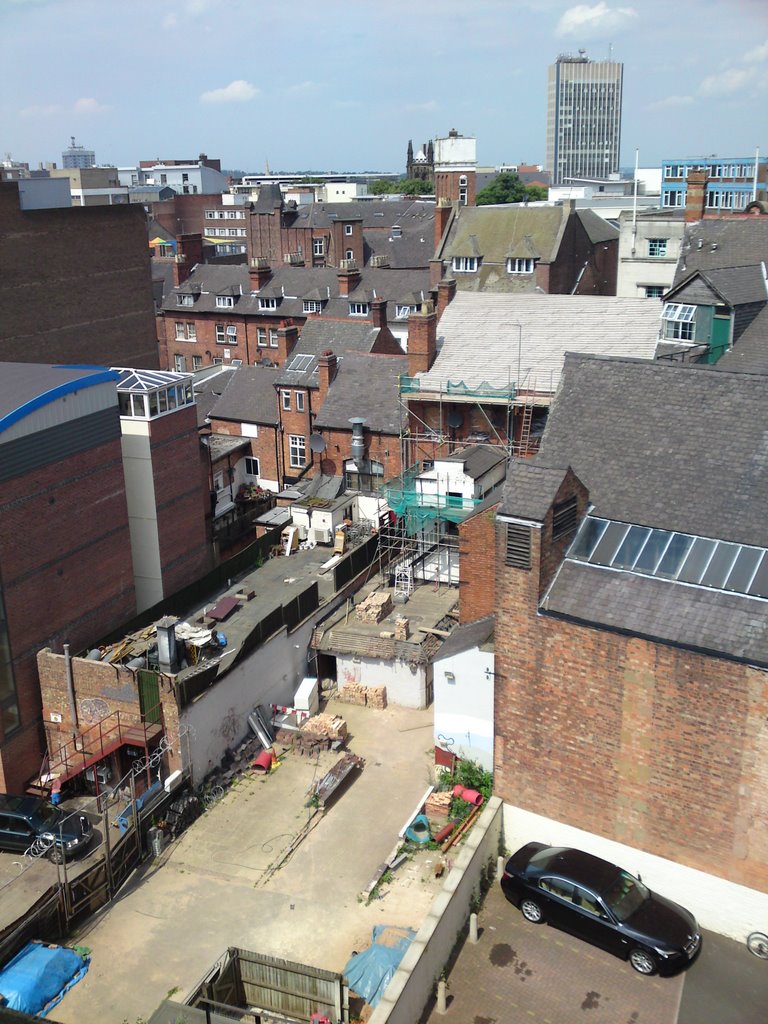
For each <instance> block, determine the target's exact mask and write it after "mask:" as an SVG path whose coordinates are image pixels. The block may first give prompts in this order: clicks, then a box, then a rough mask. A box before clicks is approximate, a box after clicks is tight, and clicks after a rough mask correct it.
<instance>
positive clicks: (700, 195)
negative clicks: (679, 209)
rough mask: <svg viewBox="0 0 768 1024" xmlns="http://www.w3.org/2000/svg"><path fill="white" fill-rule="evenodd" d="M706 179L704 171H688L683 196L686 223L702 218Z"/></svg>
mask: <svg viewBox="0 0 768 1024" xmlns="http://www.w3.org/2000/svg"><path fill="white" fill-rule="evenodd" d="M708 180H709V179H708V178H707V172H706V171H689V172H688V181H687V185H688V190H687V192H686V196H685V216H684V220H685V223H686V224H690V223H692V222H693V221H696V220H703V218H704V212H705V209H706V202H707V181H708Z"/></svg>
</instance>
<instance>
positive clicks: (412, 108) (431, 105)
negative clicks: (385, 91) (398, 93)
mask: <svg viewBox="0 0 768 1024" xmlns="http://www.w3.org/2000/svg"><path fill="white" fill-rule="evenodd" d="M404 109H405V110H407V111H408V113H410V114H429V113H431V112H432V111H433V110H437V109H438V103H437V100H426V101H425V102H424V103H406V105H405V107H404Z"/></svg>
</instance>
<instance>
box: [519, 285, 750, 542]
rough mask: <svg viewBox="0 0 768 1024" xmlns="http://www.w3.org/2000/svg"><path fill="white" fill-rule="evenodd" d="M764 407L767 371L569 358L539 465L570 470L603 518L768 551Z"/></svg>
mask: <svg viewBox="0 0 768 1024" xmlns="http://www.w3.org/2000/svg"><path fill="white" fill-rule="evenodd" d="M641 301H644V300H641ZM765 398H766V387H765V378H764V377H761V376H759V375H757V374H754V375H752V374H745V373H729V372H727V371H721V372H713V371H712V370H711V369H709V368H707V367H703V366H695V365H693V366H692V365H681V364H676V363H666V362H665V363H654V362H645V361H642V360H633V359H606V358H595V357H590V356H586V355H575V354H571V353H569V354H568V355H567V356H566V360H565V370H564V372H563V378H562V381H561V384H560V388H559V389H558V392H557V394H556V396H555V399H554V401H553V403H552V406H551V409H550V413H549V419H548V422H547V426H546V429H545V431H544V435H543V438H542V441H541V447H540V450H539V454H538V456H537V459H536V465H541V466H544V467H548V468H558V469H559V468H560V467H562V466H563V465H566V464H570V466H571V467H572V469H573V471H574V473H576V475H577V476H578V477H579V479H580V480H581V481H582V482H583V483H584V485H585V486H586V488H587V489H588V491H589V495H590V500H591V501H592V502H593V504H594V514H595V515H598V516H604V517H606V518H608V519H616V520H619V521H620V522H626V523H635V524H638V525H642V526H651V527H657V528H661V529H668V530H678V531H680V532H682V533H690V534H695V535H699V536H704V537H713V538H717V539H720V540H731V541H736V542H740V543H744V544H754V545H756V546H758V547H768V517H766V515H765V509H766V508H768V443H766V437H768V403H767V402H766V400H765ZM504 496H505V500H504V502H503V503H502V511H503V512H507V513H508V514H510V515H515V514H517V512H516V509H517V505H516V501H515V492H514V490H512V489H511V486H510V485H509V484H508V485H507V487H506V488H505V492H504Z"/></svg>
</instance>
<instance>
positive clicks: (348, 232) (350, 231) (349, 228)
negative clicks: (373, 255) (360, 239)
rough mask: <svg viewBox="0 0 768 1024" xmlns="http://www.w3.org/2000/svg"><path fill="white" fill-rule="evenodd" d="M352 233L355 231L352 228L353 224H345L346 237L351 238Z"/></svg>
mask: <svg viewBox="0 0 768 1024" xmlns="http://www.w3.org/2000/svg"><path fill="white" fill-rule="evenodd" d="M352 231H353V228H352V225H351V224H345V225H344V234H345V235H347V236H350V235H351V234H352Z"/></svg>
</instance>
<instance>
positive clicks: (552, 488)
mask: <svg viewBox="0 0 768 1024" xmlns="http://www.w3.org/2000/svg"><path fill="white" fill-rule="evenodd" d="M567 472H568V469H567V467H566V468H562V467H557V468H546V467H544V466H539V465H538V459H534V460H529V459H512V460H511V461H510V463H509V466H508V467H507V479H506V482H505V484H504V496H503V499H502V511H506V510H507V509H511V510H513V513H514V515H515V516H517V517H519V518H520V519H531V520H532V521H533V522H535V523H542V522H544V518H545V516H546V514H547V512H548V511H549V509H550V507H551V505H552V502H553V501H554V500H555V495H556V494H557V492H558V491H559V490H560V485H561V484H562V482H563V480H564V478H565V475H566V473H567Z"/></svg>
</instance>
